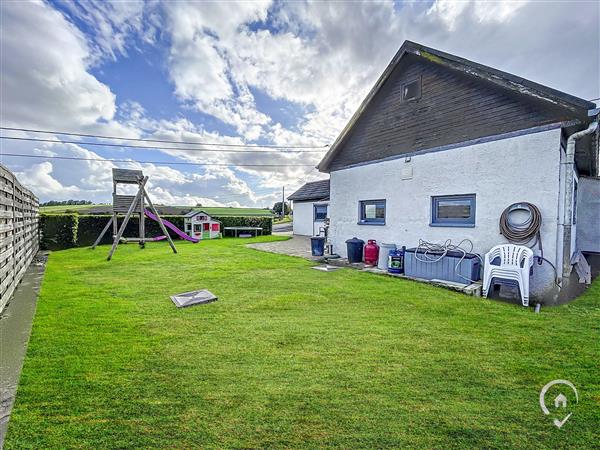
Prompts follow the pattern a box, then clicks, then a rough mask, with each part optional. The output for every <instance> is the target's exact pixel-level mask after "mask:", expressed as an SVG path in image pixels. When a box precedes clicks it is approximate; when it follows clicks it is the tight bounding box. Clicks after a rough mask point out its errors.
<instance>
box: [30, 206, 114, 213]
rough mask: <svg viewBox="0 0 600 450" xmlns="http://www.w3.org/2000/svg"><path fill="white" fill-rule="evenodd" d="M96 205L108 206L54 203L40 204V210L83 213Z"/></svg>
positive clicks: (42, 211)
mask: <svg viewBox="0 0 600 450" xmlns="http://www.w3.org/2000/svg"><path fill="white" fill-rule="evenodd" d="M98 207H108V208H110V205H56V206H40V212H41V213H44V214H64V213H65V212H67V211H69V212H73V213H80V212H82V213H85V212H86V211H88V210H90V209H94V208H98Z"/></svg>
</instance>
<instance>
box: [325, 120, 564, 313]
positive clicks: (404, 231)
mask: <svg viewBox="0 0 600 450" xmlns="http://www.w3.org/2000/svg"><path fill="white" fill-rule="evenodd" d="M560 136H561V131H560V129H554V130H549V131H542V132H536V133H531V134H526V135H522V136H517V137H512V138H508V139H502V140H498V141H492V142H486V143H481V144H475V145H471V146H467V147H460V148H455V149H452V150H447V151H440V152H430V153H424V154H420V155H416V156H412V158H411V160H410V162H405V159H404V158H400V159H395V160H391V161H385V162H379V163H374V164H368V165H363V166H359V167H354V168H348V169H342V170H338V171H334V172H332V173H331V193H330V207H329V214H330V217H331V228H330V237H331V240H332V243H333V246H334V251H335V252H337V253H338V254H340V255H342V256H344V257H345V256H346V245H345V240H346V239H348V238H352V237H354V236H356V237H359V238H361V239H363V240H365V241H366V240H367V239H376V240H377V241H378V242H390V243H395V244H398V245H406V246H407V247H409V248H410V247H415V246H417V244H418V242H419V239H425V240H428V241H433V242H444V241H445V240H446V239H452V241H453V243H456V244H458V243H459V242H460V241H461V240H462V239H465V238H466V239H470V240H471V241H473V244H474V251H475V252H476V253H480V254H482V255H483V254H485V253H486V252H487V251H488V250H489V249H490V248H491V247H493V246H494V245H498V244H501V243H505V242H506V240H505V239H504V238H503V237H502V236H501V235H500V234H499V230H498V221H499V219H500V215H501V214H502V211H503V210H504V209H505V208H506V207H507V206H509V205H510V204H512V203H516V202H521V201H528V202H531V203H533V204H535V205H537V206H538V208H540V211H541V213H542V219H543V223H542V229H541V235H542V241H543V246H544V257H545V258H547V259H548V260H550V261H551V262H552V263H553V264H556V262H557V261H556V260H557V251H556V250H557V217H558V208H559V202H560V199H559V177H560V175H559V173H560V152H561V150H560ZM411 171H412V175H410V173H411ZM403 178H407V179H403ZM471 193H475V194H476V196H477V197H476V202H477V203H476V224H475V227H473V228H457V227H431V226H430V225H429V224H430V221H431V196H435V195H452V194H471ZM370 199H386V223H385V225H382V226H377V225H358V223H357V222H358V202H359V201H360V200H370ZM559 267H560V266H559ZM531 296H532V298H537V299H540V298H541V297H543V299H544V301H545V302H548V303H551V302H552V301H553V300H554V299H555V298H556V289H555V285H554V271H553V269H552V268H551V267H550V266H549V265H548V264H546V263H544V264H543V265H542V266H538V265H537V264H536V265H535V267H534V275H533V278H532V282H531Z"/></svg>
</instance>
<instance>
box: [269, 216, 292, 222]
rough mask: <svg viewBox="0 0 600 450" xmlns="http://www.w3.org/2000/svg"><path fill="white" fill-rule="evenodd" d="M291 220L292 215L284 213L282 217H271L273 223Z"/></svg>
mask: <svg viewBox="0 0 600 450" xmlns="http://www.w3.org/2000/svg"><path fill="white" fill-rule="evenodd" d="M290 222H292V217H291V216H288V215H286V216H285V217H284V218H283V219H281V218H279V217H276V218H275V219H273V223H290Z"/></svg>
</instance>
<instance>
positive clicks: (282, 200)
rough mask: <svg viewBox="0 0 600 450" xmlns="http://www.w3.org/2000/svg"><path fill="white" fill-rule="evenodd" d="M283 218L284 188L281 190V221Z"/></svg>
mask: <svg viewBox="0 0 600 450" xmlns="http://www.w3.org/2000/svg"><path fill="white" fill-rule="evenodd" d="M284 218H285V186H283V187H282V188H281V220H283V219H284Z"/></svg>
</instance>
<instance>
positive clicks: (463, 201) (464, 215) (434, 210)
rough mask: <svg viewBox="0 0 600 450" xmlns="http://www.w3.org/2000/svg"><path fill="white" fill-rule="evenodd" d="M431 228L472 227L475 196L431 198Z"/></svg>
mask: <svg viewBox="0 0 600 450" xmlns="http://www.w3.org/2000/svg"><path fill="white" fill-rule="evenodd" d="M431 226H438V227H474V226H475V194H467V195H445V196H439V197H431Z"/></svg>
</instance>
